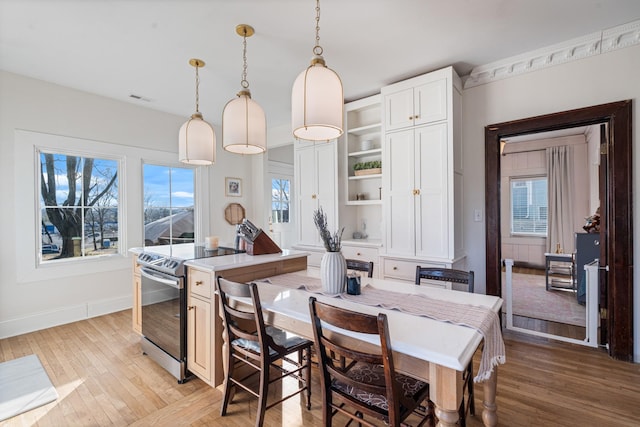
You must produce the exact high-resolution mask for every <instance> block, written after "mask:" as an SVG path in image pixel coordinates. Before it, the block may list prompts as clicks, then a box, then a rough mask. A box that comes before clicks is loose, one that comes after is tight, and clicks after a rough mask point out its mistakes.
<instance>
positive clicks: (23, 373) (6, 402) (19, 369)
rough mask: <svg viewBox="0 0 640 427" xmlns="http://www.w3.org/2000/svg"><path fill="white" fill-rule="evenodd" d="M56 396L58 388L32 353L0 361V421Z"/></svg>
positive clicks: (50, 400)
mask: <svg viewBox="0 0 640 427" xmlns="http://www.w3.org/2000/svg"><path fill="white" fill-rule="evenodd" d="M57 398H58V392H57V391H56V389H55V387H54V386H53V385H52V384H51V380H50V379H49V376H48V375H47V372H46V371H45V370H44V367H43V366H42V364H41V363H40V359H38V356H36V355H35V354H30V355H29V356H24V357H21V358H19V359H14V360H9V361H7V362H2V363H0V421H3V420H6V419H7V418H11V417H14V416H16V415H18V414H21V413H23V412H27V411H29V410H31V409H34V408H37V407H39V406H42V405H45V404H47V403H49V402H52V401H54V400H56V399H57Z"/></svg>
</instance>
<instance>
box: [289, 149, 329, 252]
mask: <svg viewBox="0 0 640 427" xmlns="http://www.w3.org/2000/svg"><path fill="white" fill-rule="evenodd" d="M336 147H337V142H336V141H331V142H316V143H313V142H306V141H300V142H296V144H295V149H294V152H295V157H294V169H295V183H296V189H297V190H296V208H297V209H296V215H297V221H296V226H297V235H298V244H299V245H310V246H322V242H321V240H320V236H319V234H318V231H317V230H316V226H315V224H314V222H313V211H314V210H316V209H318V208H319V207H320V206H322V210H323V211H324V212H325V213H326V215H327V222H328V224H329V229H330V230H334V229H336V227H337V225H338V187H337V181H338V167H337V163H338V154H337V148H336Z"/></svg>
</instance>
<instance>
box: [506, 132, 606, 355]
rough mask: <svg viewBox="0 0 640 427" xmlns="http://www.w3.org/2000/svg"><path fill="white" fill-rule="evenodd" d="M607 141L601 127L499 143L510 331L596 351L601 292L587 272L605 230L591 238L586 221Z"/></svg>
mask: <svg viewBox="0 0 640 427" xmlns="http://www.w3.org/2000/svg"><path fill="white" fill-rule="evenodd" d="M602 126H604V127H606V125H602ZM601 141H602V140H601V132H600V125H592V126H580V127H575V128H568V129H562V130H558V131H552V132H541V133H535V134H527V135H521V136H517V137H509V138H505V139H503V140H502V141H501V143H502V146H501V151H502V157H501V163H500V170H501V194H500V201H501V236H502V238H501V250H502V259H503V261H504V271H503V273H502V298H503V300H504V306H505V307H506V310H505V311H506V315H505V319H504V320H505V321H504V322H503V326H505V327H506V328H507V329H512V330H515V331H519V332H522V333H526V334H530V335H535V336H541V337H546V338H553V339H556V340H560V341H566V342H570V343H574V344H580V345H586V346H591V347H595V346H597V345H598V342H599V340H598V336H597V333H598V329H597V328H594V327H593V326H592V325H593V324H596V323H597V316H598V305H597V301H598V293H597V289H596V287H595V286H591V287H587V280H586V279H587V276H586V274H585V270H584V265H585V263H586V261H587V260H588V261H589V262H591V261H593V260H594V259H596V258H598V259H599V258H600V250H599V241H600V236H599V230H600V228H599V224H594V226H592V227H590V228H588V230H589V231H590V232H591V233H587V229H585V219H586V218H588V217H592V216H593V215H592V214H594V213H595V212H597V211H598V210H599V206H600V191H599V187H600V185H599V184H600V181H599V175H600V174H599V168H600V163H601V162H600V160H601V159H600V158H601V156H600V154H599V153H600V147H601ZM603 184H604V183H603ZM507 270H509V271H507ZM587 290H589V292H587ZM587 319H589V320H591V321H590V322H588V321H587ZM593 319H596V320H595V321H594V320H593Z"/></svg>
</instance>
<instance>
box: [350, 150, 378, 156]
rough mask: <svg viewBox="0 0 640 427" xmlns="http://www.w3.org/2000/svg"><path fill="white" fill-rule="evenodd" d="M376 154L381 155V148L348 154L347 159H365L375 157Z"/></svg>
mask: <svg viewBox="0 0 640 427" xmlns="http://www.w3.org/2000/svg"><path fill="white" fill-rule="evenodd" d="M376 154H380V155H381V154H382V148H373V149H371V150H364V151H354V152H351V153H349V154H348V156H349V157H367V156H375V155H376Z"/></svg>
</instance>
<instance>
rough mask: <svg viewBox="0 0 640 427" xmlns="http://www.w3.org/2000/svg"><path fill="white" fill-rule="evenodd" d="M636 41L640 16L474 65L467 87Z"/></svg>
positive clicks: (580, 57)
mask: <svg viewBox="0 0 640 427" xmlns="http://www.w3.org/2000/svg"><path fill="white" fill-rule="evenodd" d="M637 44H640V20H637V21H634V22H630V23H628V24H624V25H619V26H617V27H613V28H609V29H606V30H602V31H598V32H595V33H591V34H589V35H586V36H582V37H578V38H575V39H571V40H568V41H566V42H563V43H558V44H555V45H551V46H547V47H544V48H542V49H537V50H533V51H530V52H526V53H523V54H520V55H516V56H512V57H510V58H506V59H502V60H500V61H496V62H492V63H489V64H486V65H481V66H478V67H475V68H474V69H473V70H471V73H469V75H468V76H466V77H464V78H463V80H464V88H465V89H468V88H471V87H474V86H479V85H482V84H485V83H491V82H494V81H496V80H501V79H506V78H509V77H513V76H517V75H520V74H524V73H530V72H532V71H538V70H541V69H543V68H547V67H551V66H554V65H558V64H563V63H565V62H570V61H576V60H578V59H582V58H587V57H589V56H595V55H600V54H601V53H606V52H611V51H614V50H618V49H624V48H626V47H630V46H635V45H637Z"/></svg>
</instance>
